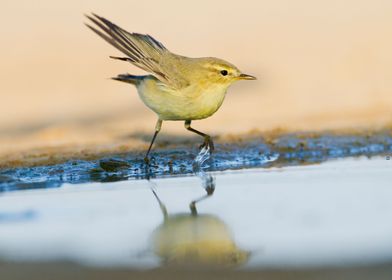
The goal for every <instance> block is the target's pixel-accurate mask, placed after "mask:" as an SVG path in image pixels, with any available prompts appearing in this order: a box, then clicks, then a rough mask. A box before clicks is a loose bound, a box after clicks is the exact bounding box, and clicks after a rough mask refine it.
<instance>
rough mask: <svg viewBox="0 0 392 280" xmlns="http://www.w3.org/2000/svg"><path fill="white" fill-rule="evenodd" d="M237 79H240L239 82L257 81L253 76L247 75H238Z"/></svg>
mask: <svg viewBox="0 0 392 280" xmlns="http://www.w3.org/2000/svg"><path fill="white" fill-rule="evenodd" d="M238 79H240V80H257V78H256V77H255V76H251V75H248V74H240V75H239V76H238Z"/></svg>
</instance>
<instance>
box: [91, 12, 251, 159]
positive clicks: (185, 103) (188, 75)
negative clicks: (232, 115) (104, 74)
mask: <svg viewBox="0 0 392 280" xmlns="http://www.w3.org/2000/svg"><path fill="white" fill-rule="evenodd" d="M87 17H88V18H89V19H90V20H91V21H92V22H93V23H94V24H95V27H93V26H91V25H89V24H86V25H87V26H88V27H89V28H90V29H91V30H93V31H94V32H95V33H96V34H98V35H99V36H100V37H101V38H103V39H104V40H105V41H106V42H108V43H109V44H111V45H112V46H114V47H115V48H117V49H118V50H119V51H121V52H122V53H123V54H124V55H125V57H111V58H114V59H119V60H123V61H128V62H130V63H132V64H133V65H135V66H137V67H139V68H141V69H143V70H145V71H147V72H148V73H150V74H151V75H144V76H135V75H130V74H122V75H118V76H117V77H115V78H113V79H114V80H118V81H122V82H126V83H130V84H133V85H135V86H136V88H137V91H138V93H139V97H140V99H141V100H142V101H143V102H144V104H146V106H147V107H149V108H150V109H151V110H153V111H154V112H155V113H156V114H157V116H158V121H157V123H156V126H155V133H154V136H153V138H152V141H151V144H150V146H149V148H148V151H147V153H146V156H145V161H146V162H148V155H149V153H150V151H151V147H152V145H153V143H154V140H155V138H156V136H157V135H158V133H159V131H160V129H161V126H162V122H163V121H185V128H186V129H187V130H189V131H192V132H194V133H197V134H198V135H201V136H202V137H204V144H203V145H204V146H206V147H209V148H210V149H211V150H213V149H214V145H213V142H212V139H211V137H210V136H209V135H207V134H205V133H203V132H200V131H198V130H196V129H194V128H192V127H191V122H192V120H200V119H205V118H208V117H210V116H211V115H213V114H214V113H215V112H216V111H217V110H218V109H219V107H220V106H221V105H222V102H223V100H224V98H225V95H226V91H227V89H228V87H229V86H230V85H231V84H232V83H234V82H235V81H238V80H255V79H256V78H255V77H253V76H251V75H247V74H243V73H242V72H241V71H240V70H239V69H238V68H237V67H236V66H234V65H233V64H231V63H229V62H227V61H224V60H222V59H219V58H214V57H202V58H190V57H185V56H181V55H177V54H174V53H172V52H170V51H169V50H168V49H166V48H165V47H164V46H163V45H162V44H161V43H160V42H158V41H157V40H155V39H154V38H153V37H151V36H150V35H144V34H139V33H130V32H127V31H125V30H124V29H122V28H121V27H119V26H117V25H115V24H114V23H112V22H110V21H109V20H107V19H105V18H103V17H100V16H98V15H95V14H92V15H91V16H87Z"/></svg>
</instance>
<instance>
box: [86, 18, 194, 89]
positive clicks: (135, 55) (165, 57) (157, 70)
mask: <svg viewBox="0 0 392 280" xmlns="http://www.w3.org/2000/svg"><path fill="white" fill-rule="evenodd" d="M86 17H87V18H89V19H90V20H91V21H92V22H93V23H94V24H95V25H96V26H97V27H99V29H100V30H98V29H97V28H95V27H92V26H91V25H89V24H86V25H87V27H89V28H90V29H91V30H92V31H94V32H95V33H96V34H98V35H99V36H100V37H101V38H103V39H104V40H105V41H106V42H108V43H109V44H111V45H112V46H114V47H115V48H117V49H118V50H119V51H121V52H122V53H124V54H125V55H126V56H127V57H125V58H120V57H112V58H116V59H121V60H126V61H129V62H130V63H132V64H133V65H135V66H137V67H139V68H141V69H143V70H145V71H147V72H149V73H151V74H153V75H154V76H156V78H157V79H159V80H160V81H161V82H163V83H164V84H166V85H167V86H169V87H171V88H174V89H180V88H184V87H186V86H188V85H189V82H188V81H187V80H186V79H185V78H184V77H183V75H181V73H180V69H178V68H177V67H178V65H177V63H174V62H175V61H176V60H177V59H178V58H176V57H175V56H174V55H173V54H172V53H170V52H169V51H168V50H167V49H166V48H165V46H163V45H162V44H161V43H160V42H158V41H157V40H155V39H154V38H153V37H151V36H150V35H144V34H139V33H129V32H128V31H126V30H124V29H122V28H121V27H119V26H117V25H115V24H114V23H112V22H110V21H109V20H107V19H105V18H103V17H100V16H98V15H95V14H92V16H88V15H86Z"/></svg>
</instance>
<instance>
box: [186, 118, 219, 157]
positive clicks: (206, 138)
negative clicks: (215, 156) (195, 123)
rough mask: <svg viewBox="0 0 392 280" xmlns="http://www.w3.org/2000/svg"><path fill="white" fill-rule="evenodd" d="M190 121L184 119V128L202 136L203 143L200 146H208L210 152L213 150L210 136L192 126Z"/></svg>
mask: <svg viewBox="0 0 392 280" xmlns="http://www.w3.org/2000/svg"><path fill="white" fill-rule="evenodd" d="M191 122H192V121H191V120H188V121H185V124H184V126H185V128H186V129H187V130H189V131H191V132H193V133H196V134H198V135H200V136H202V137H204V143H203V145H201V146H200V148H203V147H209V148H210V150H211V152H213V151H214V142H213V141H212V138H211V136H210V135H208V134H205V133H203V132H201V131H198V130H196V129H194V128H192V127H191Z"/></svg>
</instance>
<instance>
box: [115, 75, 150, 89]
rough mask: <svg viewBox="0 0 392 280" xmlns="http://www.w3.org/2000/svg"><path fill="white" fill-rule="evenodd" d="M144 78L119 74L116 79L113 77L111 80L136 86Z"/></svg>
mask: <svg viewBox="0 0 392 280" xmlns="http://www.w3.org/2000/svg"><path fill="white" fill-rule="evenodd" d="M144 77H145V76H135V75H131V74H128V73H127V74H120V75H117V77H113V78H112V79H113V80H116V81H120V82H124V83H128V84H132V85H135V86H136V85H138V83H139V82H140V81H141V80H142V79H143V78H144Z"/></svg>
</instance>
